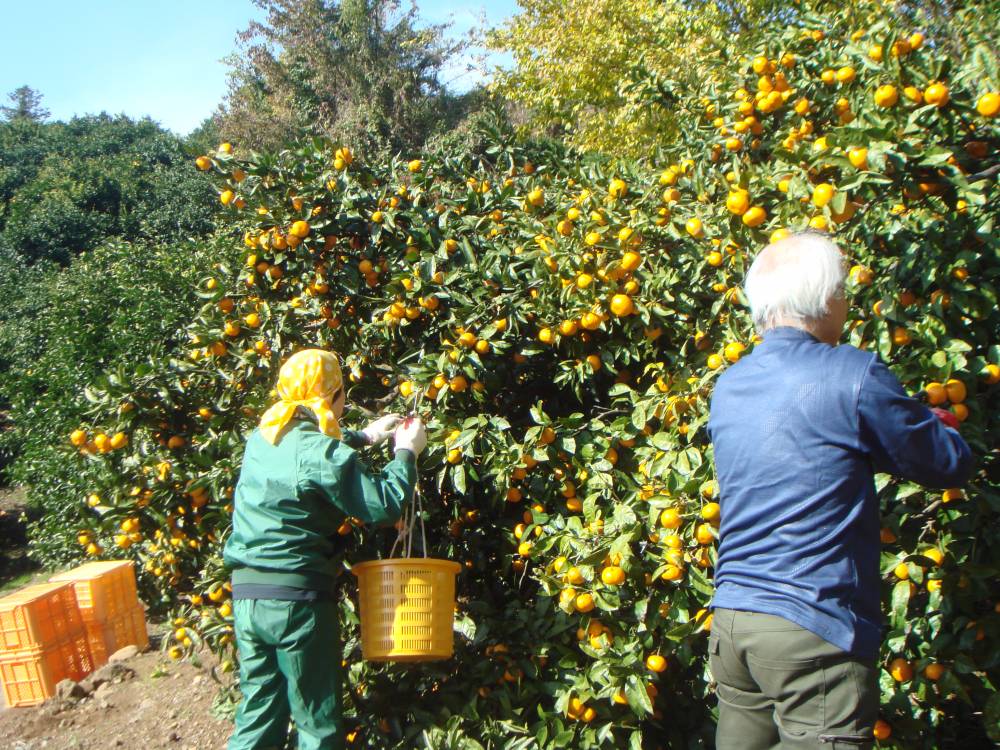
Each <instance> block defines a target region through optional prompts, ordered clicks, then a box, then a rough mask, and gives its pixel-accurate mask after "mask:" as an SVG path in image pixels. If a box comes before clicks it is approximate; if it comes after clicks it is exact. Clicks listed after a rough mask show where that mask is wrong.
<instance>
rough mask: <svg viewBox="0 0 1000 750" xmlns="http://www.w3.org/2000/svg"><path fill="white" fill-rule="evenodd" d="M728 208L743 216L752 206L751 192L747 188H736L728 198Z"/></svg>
mask: <svg viewBox="0 0 1000 750" xmlns="http://www.w3.org/2000/svg"><path fill="white" fill-rule="evenodd" d="M726 208H727V209H728V210H729V212H730V213H732V214H736V215H737V216H742V215H743V214H745V213H746V212H747V209H748V208H750V193H748V192H747V191H746V190H736V191H733V192H731V193H730V194H729V197H728V198H726Z"/></svg>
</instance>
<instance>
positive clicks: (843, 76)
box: [837, 65, 857, 83]
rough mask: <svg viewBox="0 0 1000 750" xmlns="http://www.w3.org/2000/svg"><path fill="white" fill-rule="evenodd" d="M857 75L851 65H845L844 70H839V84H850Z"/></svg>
mask: <svg viewBox="0 0 1000 750" xmlns="http://www.w3.org/2000/svg"><path fill="white" fill-rule="evenodd" d="M856 76H857V73H856V72H855V70H854V68H852V67H851V66H850V65H845V66H844V67H842V68H838V69H837V82H838V83H850V82H851V81H853V80H854V79H855V77H856Z"/></svg>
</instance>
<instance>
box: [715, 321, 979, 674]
mask: <svg viewBox="0 0 1000 750" xmlns="http://www.w3.org/2000/svg"><path fill="white" fill-rule="evenodd" d="M708 430H709V434H710V436H711V439H712V443H713V444H714V450H715V464H716V471H717V475H718V479H719V487H720V498H721V500H720V503H721V506H722V523H721V527H720V530H719V536H720V542H719V554H718V561H717V565H716V574H715V585H716V592H715V596H714V598H713V600H712V606H713V607H725V608H728V609H738V610H746V611H751V612H762V613H765V614H771V615H777V616H779V617H783V618H785V619H787V620H790V621H792V622H794V623H796V624H798V625H801V626H802V627H804V628H806V629H808V630H810V631H812V632H813V633H815V634H816V635H818V636H820V637H821V638H823V639H825V640H827V641H829V642H830V643H832V644H833V645H835V646H837V647H838V648H841V649H843V650H844V651H846V652H849V653H852V654H855V655H858V656H865V657H871V656H874V655H875V654H877V653H878V647H879V642H880V639H881V613H880V610H879V550H880V542H879V528H880V519H879V507H878V501H877V498H876V495H875V484H874V474H875V473H876V472H887V473H890V474H893V475H896V476H899V477H903V478H905V479H908V480H911V481H914V482H918V483H920V484H923V485H926V486H929V487H943V488H946V487H957V486H960V485H962V484H963V483H964V482H965V481H966V480H967V478H968V476H969V474H970V473H971V471H972V454H971V452H970V450H969V447H968V445H966V443H965V441H964V440H963V439H962V438H961V436H960V435H959V434H958V433H957V432H956V431H955V430H952V429H949V428H947V427H945V426H944V424H943V423H942V422H941V421H940V420H939V419H938V418H937V417H936V416H935V415H934V414H933V413H932V412H931V411H930V410H929V409H928V408H927V407H925V406H924V405H922V404H921V403H920V402H918V401H917V400H915V399H913V398H910V397H909V396H907V395H906V393H905V392H904V391H903V389H902V387H901V386H900V384H899V381H898V380H896V378H895V376H893V374H892V373H891V372H890V371H889V369H888V368H887V367H886V366H885V365H884V364H882V363H881V362H880V361H879V360H878V358H877V357H876V356H875V355H873V354H870V353H867V352H863V351H861V350H859V349H856V348H855V347H852V346H847V345H844V346H837V347H833V346H829V345H827V344H823V343H820V342H819V341H817V340H816V339H815V338H814V337H812V336H811V335H809V334H808V333H806V332H805V331H801V330H799V329H796V328H776V329H774V330H771V331H768V332H767V334H766V335H765V336H764V340H763V342H762V343H761V344H759V345H758V346H757V347H756V348H755V349H754V351H753V352H752V354H750V355H749V356H748V357H745V358H744V359H742V360H741V361H740V362H738V363H737V364H735V365H733V366H732V367H730V368H729V369H728V370H727V371H726V372H725V373H723V375H722V376H721V377H720V378H719V380H718V383H717V384H716V387H715V393H714V395H713V397H712V406H711V416H710V419H709V426H708Z"/></svg>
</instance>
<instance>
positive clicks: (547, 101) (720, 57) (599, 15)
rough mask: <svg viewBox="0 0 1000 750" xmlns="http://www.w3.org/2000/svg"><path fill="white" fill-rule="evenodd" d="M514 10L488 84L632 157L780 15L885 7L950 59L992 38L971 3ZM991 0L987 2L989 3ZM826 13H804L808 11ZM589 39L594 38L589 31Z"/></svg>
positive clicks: (570, 130) (606, 0) (604, 3)
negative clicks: (929, 34) (507, 57)
mask: <svg viewBox="0 0 1000 750" xmlns="http://www.w3.org/2000/svg"><path fill="white" fill-rule="evenodd" d="M520 6H521V8H522V12H521V13H518V14H517V15H515V16H513V17H512V18H511V19H510V21H508V23H507V24H506V25H505V26H503V27H501V28H500V29H497V30H496V31H494V32H493V34H492V35H491V36H490V45H491V46H492V47H493V48H494V49H495V50H497V51H499V52H504V53H508V54H511V55H513V57H514V66H513V68H511V69H509V70H506V71H500V73H499V75H498V77H497V80H496V83H495V84H494V85H495V88H496V90H497V91H498V92H500V93H501V94H502V95H503V96H505V97H507V98H508V99H510V100H511V101H514V102H518V103H520V104H522V105H525V106H526V107H528V109H529V111H530V113H531V119H532V121H533V123H534V124H535V126H536V127H539V128H545V129H550V130H554V131H556V132H559V133H564V134H565V136H566V138H567V139H568V140H569V141H570V142H571V143H573V144H575V145H577V146H579V147H581V148H584V149H587V150H596V151H600V152H603V153H606V154H612V155H616V156H625V157H632V158H642V157H646V156H648V155H650V154H652V153H655V151H656V149H657V148H659V147H660V146H662V145H663V144H664V143H665V142H666V143H669V142H671V141H672V140H673V138H674V136H675V135H676V133H677V126H678V123H679V121H681V120H679V119H678V113H677V112H676V105H677V104H678V103H679V102H681V101H683V100H684V99H685V98H686V97H688V96H696V95H697V94H698V92H699V89H700V87H701V86H702V85H704V84H705V83H706V82H715V83H717V84H719V85H729V84H731V83H732V82H733V81H735V80H736V79H737V78H738V77H739V76H740V75H741V74H742V70H743V69H744V67H745V63H747V62H749V57H752V56H754V55H756V54H757V53H758V50H759V49H761V48H762V45H766V44H767V43H768V41H769V40H771V39H773V38H774V34H775V31H776V30H777V29H779V28H783V27H785V26H788V25H792V26H796V27H801V26H802V25H803V24H806V23H822V22H824V21H825V20H826V19H829V18H831V17H832V16H834V15H836V17H837V18H838V20H839V22H840V23H844V24H850V25H852V26H856V27H863V26H864V25H866V24H868V23H870V22H871V19H872V18H878V17H881V16H883V15H886V14H888V15H889V16H895V17H897V18H899V19H900V23H901V24H902V25H906V26H909V27H911V28H913V29H921V28H932V29H934V30H935V34H934V36H935V44H938V45H940V46H941V47H942V48H943V49H944V50H946V51H947V52H948V53H949V54H950V55H951V57H953V59H955V60H959V61H960V60H962V59H965V58H967V57H968V56H969V55H970V54H971V53H972V51H973V49H974V48H975V47H976V45H980V47H981V49H982V51H983V52H986V51H987V50H989V49H990V48H991V47H992V46H995V44H996V41H995V39H991V38H990V36H991V32H990V31H984V29H990V28H991V27H990V26H989V24H986V25H985V26H984V25H983V24H982V23H981V17H982V15H983V14H984V13H986V14H987V15H989V14H991V13H992V14H995V12H996V10H995V6H991V4H990V3H988V2H982V1H981V0H980V1H978V2H973V3H950V2H935V1H931V2H895V3H892V4H889V5H885V4H882V3H877V4H876V3H872V2H870V0H852V2H850V3H843V2H837V3H831V2H824V1H823V0H820V1H819V2H812V3H801V2H782V1H781V0H738V2H726V3H723V2H707V3H685V2H656V1H655V0H597V1H596V2H591V1H588V0H571V2H552V0H526V2H522V3H520ZM991 8H992V10H991ZM811 13H812V14H815V15H816V16H822V17H823V18H822V19H821V18H819V17H814V18H810V14H811ZM595 40H596V42H595Z"/></svg>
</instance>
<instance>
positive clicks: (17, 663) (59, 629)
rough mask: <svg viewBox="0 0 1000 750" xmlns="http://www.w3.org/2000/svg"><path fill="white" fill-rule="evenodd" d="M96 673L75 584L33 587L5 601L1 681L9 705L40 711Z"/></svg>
mask: <svg viewBox="0 0 1000 750" xmlns="http://www.w3.org/2000/svg"><path fill="white" fill-rule="evenodd" d="M92 669H93V662H92V659H91V655H90V647H89V645H88V641H87V634H86V630H85V629H84V626H83V621H82V618H81V616H80V610H79V609H78V608H77V604H76V591H75V589H74V588H73V586H72V585H71V584H69V583H42V584H39V585H37V586H29V587H28V588H26V589H22V590H21V591H18V592H16V593H14V594H11V595H10V596H7V597H4V598H3V599H0V682H2V683H3V690H4V696H5V698H6V701H7V705H8V706H34V705H37V704H39V703H41V702H42V701H44V700H45V699H46V698H51V697H52V696H53V695H54V694H55V688H56V685H58V684H59V682H60V681H62V680H64V679H66V678H69V679H71V680H82V679H83V678H84V677H86V676H87V675H88V674H89V673H90V671H91V670H92Z"/></svg>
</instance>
